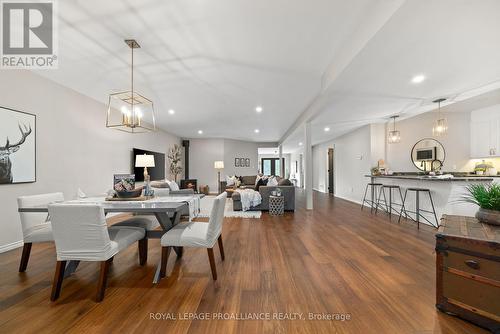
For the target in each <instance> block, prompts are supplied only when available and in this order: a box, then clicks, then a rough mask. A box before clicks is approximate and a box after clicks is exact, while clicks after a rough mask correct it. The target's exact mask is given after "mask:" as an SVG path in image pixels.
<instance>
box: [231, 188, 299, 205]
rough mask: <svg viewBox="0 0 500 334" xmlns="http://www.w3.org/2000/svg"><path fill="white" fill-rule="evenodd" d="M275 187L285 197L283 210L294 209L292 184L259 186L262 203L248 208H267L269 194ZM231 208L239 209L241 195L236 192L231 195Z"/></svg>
mask: <svg viewBox="0 0 500 334" xmlns="http://www.w3.org/2000/svg"><path fill="white" fill-rule="evenodd" d="M277 188H279V189H280V190H281V193H282V195H283V196H284V197H285V211H295V187H294V186H272V187H271V186H260V187H259V193H260V195H261V196H262V203H261V204H260V205H258V206H256V207H253V208H251V209H250V210H253V211H255V210H258V211H260V210H263V211H268V210H269V196H271V192H272V191H275V190H276V189H277ZM232 199H233V210H234V211H241V209H242V207H241V197H240V194H239V193H238V192H234V193H233V196H232Z"/></svg>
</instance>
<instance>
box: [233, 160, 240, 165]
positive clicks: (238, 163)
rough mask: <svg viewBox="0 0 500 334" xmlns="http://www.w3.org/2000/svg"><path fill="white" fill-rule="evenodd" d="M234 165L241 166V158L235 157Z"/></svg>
mask: <svg viewBox="0 0 500 334" xmlns="http://www.w3.org/2000/svg"><path fill="white" fill-rule="evenodd" d="M234 167H240V158H234Z"/></svg>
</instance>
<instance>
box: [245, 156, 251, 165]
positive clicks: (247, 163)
mask: <svg viewBox="0 0 500 334" xmlns="http://www.w3.org/2000/svg"><path fill="white" fill-rule="evenodd" d="M245 167H250V159H249V158H246V159H245Z"/></svg>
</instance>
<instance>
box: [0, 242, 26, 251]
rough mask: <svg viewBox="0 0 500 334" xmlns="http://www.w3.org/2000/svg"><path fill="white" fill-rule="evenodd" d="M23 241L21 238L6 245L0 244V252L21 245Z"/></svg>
mask: <svg viewBox="0 0 500 334" xmlns="http://www.w3.org/2000/svg"><path fill="white" fill-rule="evenodd" d="M23 244H24V242H23V241H22V240H19V241H15V242H11V243H10V244H6V245H1V246H0V253H4V252H8V251H10V250H13V249H16V248H19V247H22V246H23Z"/></svg>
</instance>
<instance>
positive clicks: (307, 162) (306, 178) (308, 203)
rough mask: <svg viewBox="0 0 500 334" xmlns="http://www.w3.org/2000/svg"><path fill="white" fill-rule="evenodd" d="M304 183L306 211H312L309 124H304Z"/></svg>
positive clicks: (311, 162)
mask: <svg viewBox="0 0 500 334" xmlns="http://www.w3.org/2000/svg"><path fill="white" fill-rule="evenodd" d="M304 160H305V161H304V167H305V168H304V181H305V186H306V209H307V210H312V209H313V192H312V191H313V190H312V186H313V185H312V183H313V175H312V170H313V161H312V144H311V123H310V122H306V124H305V126H304Z"/></svg>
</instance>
